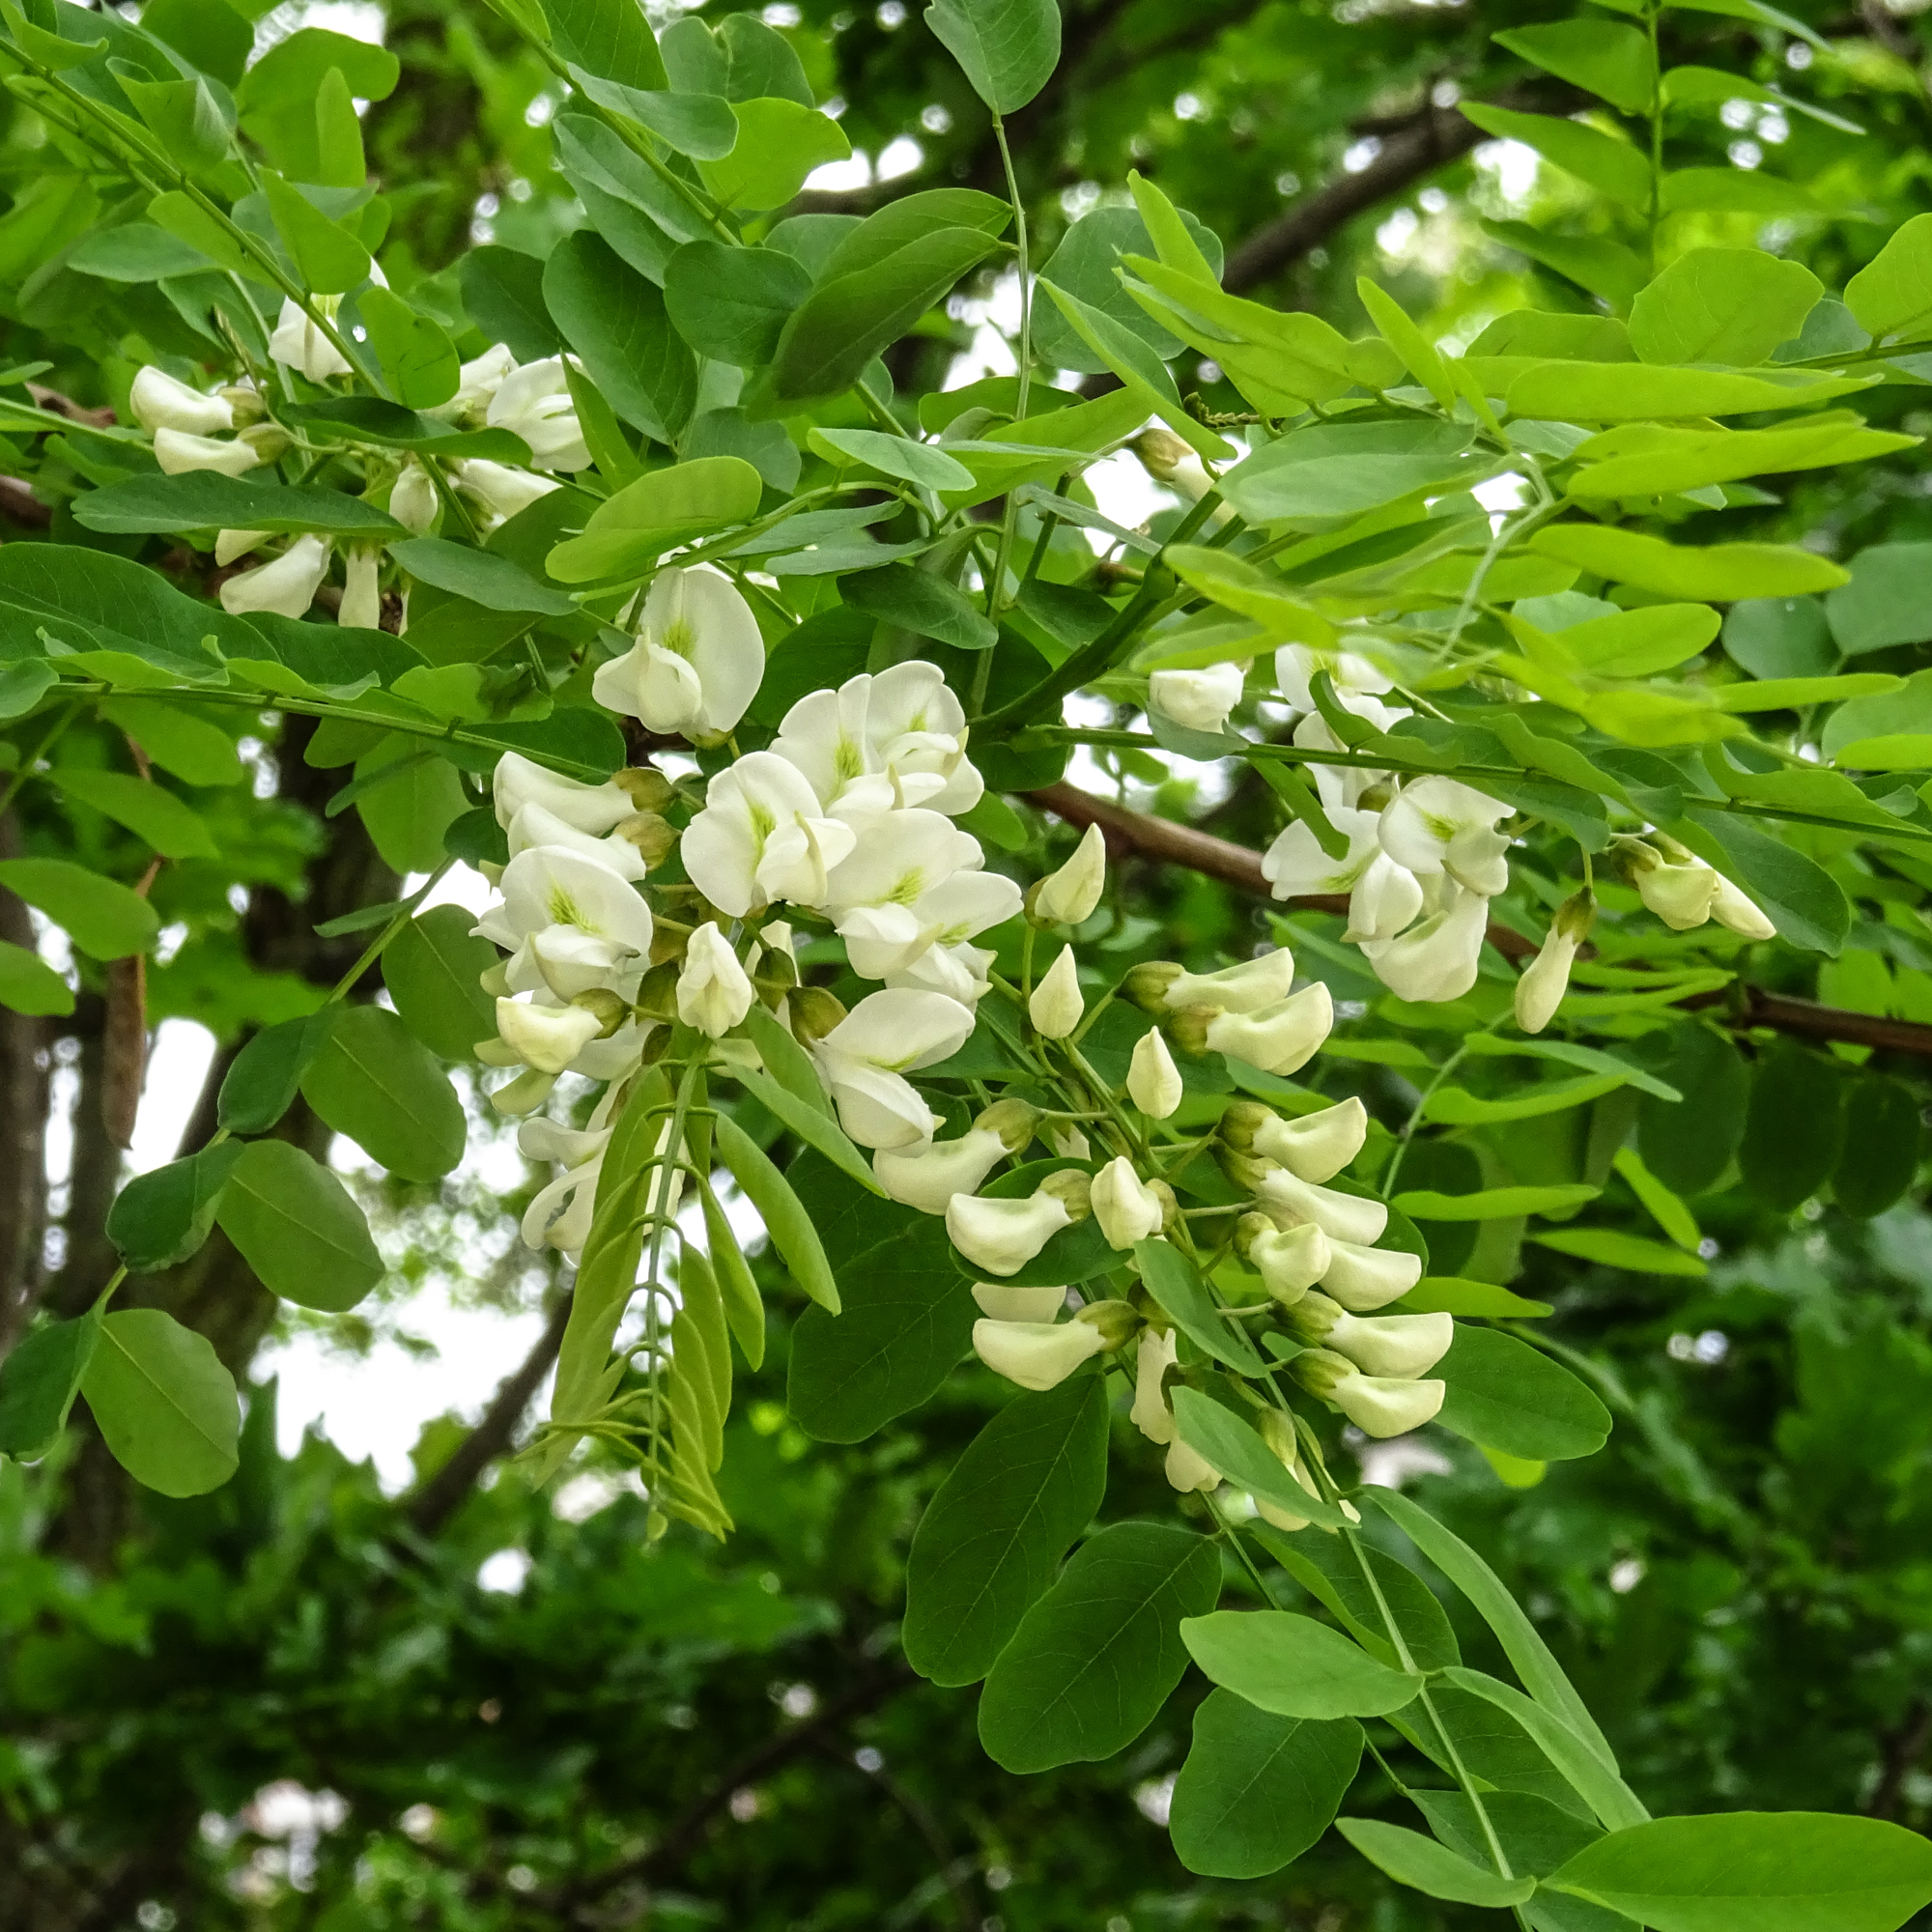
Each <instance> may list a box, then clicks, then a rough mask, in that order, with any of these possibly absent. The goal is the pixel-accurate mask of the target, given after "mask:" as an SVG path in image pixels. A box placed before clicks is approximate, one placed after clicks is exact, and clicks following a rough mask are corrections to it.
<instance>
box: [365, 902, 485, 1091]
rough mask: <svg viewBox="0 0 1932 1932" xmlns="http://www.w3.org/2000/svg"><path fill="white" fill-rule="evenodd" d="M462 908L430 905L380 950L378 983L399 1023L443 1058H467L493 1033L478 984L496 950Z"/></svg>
mask: <svg viewBox="0 0 1932 1932" xmlns="http://www.w3.org/2000/svg"><path fill="white" fill-rule="evenodd" d="M474 923H475V921H474V919H473V917H472V916H471V915H470V914H469V913H468V912H466V911H465V910H464V909H463V907H461V906H453V905H448V906H432V907H431V908H430V910H429V911H428V912H426V913H421V914H418V915H417V917H416V918H414V919H412V920H411V921H410V922H409V923H408V924H407V925H405V926H404V927H403V928H402V930H401V931H400V932H398V933H397V934H396V936H395V937H394V938H393V939H392V940H390V941H389V943H388V945H387V946H386V947H384V950H383V983H384V985H385V986H386V987H387V988H388V989H389V997H390V999H392V1000H393V1001H394V1002H395V1003H396V1011H397V1013H398V1014H400V1015H401V1017H402V1022H403V1024H404V1025H405V1026H406V1027H408V1028H409V1030H410V1031H411V1032H412V1034H414V1035H415V1037H417V1038H418V1039H419V1040H421V1041H422V1043H423V1044H424V1045H425V1046H426V1047H428V1048H429V1050H430V1051H431V1052H432V1053H434V1054H436V1055H437V1056H438V1058H440V1059H442V1060H469V1058H470V1057H471V1054H472V1052H473V1051H474V1048H475V1045H476V1042H477V1041H478V1040H479V1039H489V1038H491V1037H493V1036H494V1035H495V1034H496V1031H497V1007H496V1002H495V1001H494V1000H493V999H492V998H491V997H490V995H489V994H488V993H486V992H485V991H484V990H483V988H482V987H481V986H480V985H479V984H478V983H477V980H478V978H479V976H480V975H481V974H483V973H486V972H487V971H488V970H489V969H490V968H491V967H492V966H494V965H496V964H497V958H498V954H497V949H496V948H495V947H494V946H492V945H491V944H490V942H489V941H488V940H487V939H478V938H476V937H475V936H474V935H473V934H472V932H471V931H470V927H471V926H472V925H473V924H474Z"/></svg>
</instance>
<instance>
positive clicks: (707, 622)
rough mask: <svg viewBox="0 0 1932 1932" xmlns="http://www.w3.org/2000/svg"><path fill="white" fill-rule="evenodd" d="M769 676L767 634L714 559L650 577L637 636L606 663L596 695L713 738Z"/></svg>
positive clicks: (651, 723)
mask: <svg viewBox="0 0 1932 1932" xmlns="http://www.w3.org/2000/svg"><path fill="white" fill-rule="evenodd" d="M764 675H765V640H764V639H763V637H762V636H761V635H760V634H759V631H758V620H757V619H756V618H755V617H754V616H753V614H752V607H751V606H750V605H749V604H748V603H746V601H745V599H744V595H743V593H742V592H741V591H740V590H739V589H738V586H737V585H736V584H735V583H733V582H731V580H730V579H729V578H728V577H725V576H724V575H723V574H722V573H721V572H719V571H716V570H713V569H712V568H711V567H710V566H709V565H708V564H700V565H696V566H694V567H693V568H691V569H688V570H680V569H678V568H676V567H675V566H671V567H669V568H667V569H664V570H661V571H659V572H658V574H657V575H656V577H654V578H653V579H652V580H651V587H650V590H649V591H648V593H647V594H646V595H645V598H644V608H643V611H642V613H641V615H640V616H639V621H638V641H637V642H636V643H635V644H633V645H632V646H631V648H630V649H629V650H628V651H626V652H625V653H624V655H623V656H622V657H620V658H612V659H611V662H610V663H609V664H605V665H600V666H599V667H598V668H597V674H596V676H595V677H594V678H593V679H592V680H591V686H590V690H591V695H592V696H594V697H595V698H596V700H597V702H598V703H599V704H602V705H604V706H605V707H606V708H607V709H608V710H611V711H621V712H623V713H625V714H626V715H627V716H629V717H632V718H639V719H641V720H642V721H643V723H644V725H645V726H646V727H647V728H648V729H650V730H652V731H659V732H663V733H665V734H666V735H668V736H672V735H674V736H681V737H686V738H690V739H692V740H693V741H694V742H696V743H712V742H715V741H716V740H718V739H720V738H722V737H724V736H725V733H726V732H728V731H729V730H731V728H732V727H733V726H734V725H736V724H737V723H738V721H739V719H741V718H742V717H744V715H745V710H746V707H747V706H748V705H749V704H750V703H751V701H752V699H753V697H755V696H757V695H758V686H759V684H760V682H761V681H762V680H763V678H764Z"/></svg>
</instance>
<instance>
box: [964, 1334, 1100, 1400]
mask: <svg viewBox="0 0 1932 1932" xmlns="http://www.w3.org/2000/svg"><path fill="white" fill-rule="evenodd" d="M1106 1346H1107V1344H1106V1341H1105V1339H1104V1338H1103V1337H1102V1336H1101V1334H1100V1331H1099V1330H1098V1329H1097V1328H1095V1327H1094V1326H1093V1325H1092V1323H1090V1322H1086V1321H976V1322H974V1324H973V1352H974V1353H975V1354H976V1355H978V1356H979V1358H980V1360H981V1361H982V1362H984V1363H985V1365H986V1366H987V1367H988V1368H989V1369H991V1370H992V1371H993V1373H994V1374H995V1375H1000V1376H1005V1377H1006V1378H1007V1379H1008V1380H1009V1382H1017V1383H1018V1384H1019V1385H1020V1387H1021V1388H1024V1389H1033V1390H1035V1391H1042V1390H1045V1389H1050V1388H1058V1387H1059V1386H1060V1384H1061V1383H1062V1382H1064V1381H1065V1379H1066V1378H1067V1377H1068V1376H1070V1375H1071V1374H1072V1373H1073V1372H1074V1370H1075V1369H1077V1368H1078V1367H1079V1366H1080V1365H1081V1363H1082V1362H1085V1361H1090V1360H1091V1359H1092V1358H1093V1357H1094V1356H1095V1355H1097V1354H1100V1353H1102V1352H1104V1350H1105V1349H1106Z"/></svg>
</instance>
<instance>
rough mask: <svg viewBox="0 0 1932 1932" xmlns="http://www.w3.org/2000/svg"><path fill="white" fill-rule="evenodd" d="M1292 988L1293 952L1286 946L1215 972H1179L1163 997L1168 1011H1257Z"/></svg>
mask: <svg viewBox="0 0 1932 1932" xmlns="http://www.w3.org/2000/svg"><path fill="white" fill-rule="evenodd" d="M1293 990H1294V954H1293V952H1290V951H1289V950H1288V948H1287V947H1285V946H1277V947H1275V948H1273V949H1272V950H1271V951H1269V952H1262V953H1258V954H1256V956H1255V957H1254V958H1252V959H1242V960H1239V961H1237V962H1236V964H1235V965H1233V966H1223V967H1222V968H1221V969H1220V971H1219V972H1216V973H1178V974H1176V975H1175V976H1174V978H1173V979H1172V980H1169V981H1168V982H1167V985H1166V988H1165V991H1164V993H1163V998H1164V1000H1165V1002H1166V1005H1167V1007H1168V1009H1169V1010H1170V1011H1178V1010H1179V1009H1181V1008H1183V1007H1212V1008H1213V1009H1215V1010H1216V1011H1217V1012H1223V1013H1253V1012H1259V1011H1260V1010H1261V1009H1262V1008H1264V1007H1272V1006H1275V1005H1278V1004H1279V1003H1280V1002H1281V1001H1283V1000H1285V999H1287V998H1288V996H1289V994H1290V993H1292V992H1293Z"/></svg>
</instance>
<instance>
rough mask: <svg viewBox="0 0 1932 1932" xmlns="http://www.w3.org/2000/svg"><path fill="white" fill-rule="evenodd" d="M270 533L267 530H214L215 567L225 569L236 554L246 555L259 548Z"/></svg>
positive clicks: (267, 539)
mask: <svg viewBox="0 0 1932 1932" xmlns="http://www.w3.org/2000/svg"><path fill="white" fill-rule="evenodd" d="M270 534H271V532H270V531H268V530H216V531H215V533H214V563H215V568H216V569H218V570H226V569H227V568H228V566H229V565H230V564H231V563H233V562H234V561H235V559H236V558H237V557H238V556H246V555H247V554H248V553H249V552H250V551H256V550H260V549H261V548H262V546H263V545H264V544H265V543H267V542H268V541H269V538H270Z"/></svg>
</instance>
